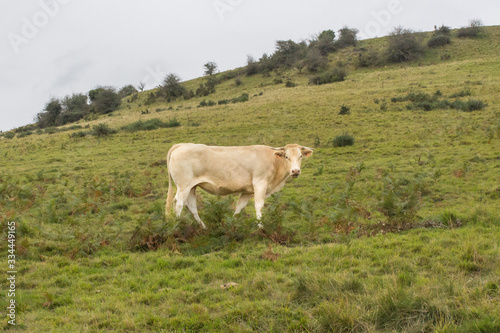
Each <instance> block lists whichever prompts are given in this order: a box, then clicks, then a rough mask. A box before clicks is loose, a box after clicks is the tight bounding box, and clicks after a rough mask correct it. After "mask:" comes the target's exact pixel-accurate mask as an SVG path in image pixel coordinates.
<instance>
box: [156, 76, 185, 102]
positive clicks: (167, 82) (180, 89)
mask: <svg viewBox="0 0 500 333" xmlns="http://www.w3.org/2000/svg"><path fill="white" fill-rule="evenodd" d="M160 92H161V94H162V95H163V96H165V97H166V98H167V99H170V98H174V99H175V98H177V97H181V96H182V95H184V94H185V93H186V88H184V86H183V85H182V84H181V78H180V77H179V76H178V75H176V74H173V73H170V74H168V75H167V76H166V77H165V79H164V80H163V85H162V86H161V87H160Z"/></svg>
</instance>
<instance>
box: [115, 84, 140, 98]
mask: <svg viewBox="0 0 500 333" xmlns="http://www.w3.org/2000/svg"><path fill="white" fill-rule="evenodd" d="M135 93H137V89H136V88H135V87H134V86H133V85H131V84H128V85H126V86H123V87H122V88H121V89H120V91H118V94H119V95H120V96H121V97H127V96H129V95H132V94H135Z"/></svg>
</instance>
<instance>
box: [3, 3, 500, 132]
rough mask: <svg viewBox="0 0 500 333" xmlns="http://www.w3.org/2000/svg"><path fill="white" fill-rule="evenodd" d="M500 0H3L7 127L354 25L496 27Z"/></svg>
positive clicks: (372, 29)
mask: <svg viewBox="0 0 500 333" xmlns="http://www.w3.org/2000/svg"><path fill="white" fill-rule="evenodd" d="M499 12H500V1H498V0H476V1H470V0H453V1H452V0H444V1H430V0H420V1H417V0H370V1H368V0H364V1H361V0H350V1H332V0H310V1H305V0H302V1H298V0H183V1H181V0H143V1H138V0H135V1H132V0H23V1H19V0H0V130H2V131H5V130H9V129H12V128H15V127H19V126H23V125H27V124H29V123H32V122H33V120H34V117H35V116H36V114H37V113H39V112H41V111H42V110H43V108H44V106H45V104H46V103H47V102H48V101H49V100H50V99H51V98H62V97H64V96H66V95H70V94H72V93H87V92H88V91H89V90H91V89H93V88H95V87H96V86H114V87H117V88H121V87H122V86H124V85H127V84H133V85H135V86H137V85H138V84H139V82H144V83H146V89H151V88H154V87H156V86H158V85H159V84H160V83H161V81H162V80H163V78H164V77H165V76H166V75H167V74H168V73H175V74H177V75H179V76H180V77H181V79H182V80H189V79H193V78H196V77H199V76H202V75H203V71H204V68H203V65H204V64H205V63H207V62H209V61H214V62H216V63H217V65H218V67H219V70H220V71H224V70H229V69H233V68H236V67H241V66H244V65H245V64H246V60H247V57H248V55H251V56H253V57H254V58H256V59H258V58H259V57H260V56H262V54H263V53H268V54H270V53H273V52H274V49H275V43H276V41H277V40H288V39H292V40H294V41H297V42H298V41H301V40H307V39H310V38H311V37H313V36H314V35H316V34H318V33H320V32H321V31H323V30H328V29H331V30H334V31H338V30H339V29H341V28H342V27H343V26H345V25H347V26H348V27H350V28H357V29H358V30H359V34H358V37H360V39H365V38H373V37H377V36H384V35H387V34H388V33H390V31H392V30H393V28H394V27H396V26H403V27H405V28H409V29H413V30H415V31H430V30H433V28H434V26H435V25H437V26H441V25H442V24H444V25H447V26H450V27H452V28H458V27H462V26H466V25H468V23H469V21H470V20H471V19H480V20H481V21H482V22H483V23H484V25H499V24H500V18H499V17H498V13H499Z"/></svg>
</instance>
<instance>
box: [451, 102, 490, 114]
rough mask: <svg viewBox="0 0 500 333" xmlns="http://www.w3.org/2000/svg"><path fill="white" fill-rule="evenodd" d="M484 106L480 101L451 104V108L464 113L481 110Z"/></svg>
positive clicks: (485, 104)
mask: <svg viewBox="0 0 500 333" xmlns="http://www.w3.org/2000/svg"><path fill="white" fill-rule="evenodd" d="M486 106H488V104H487V103H485V102H483V101H481V100H468V101H467V102H463V101H460V100H456V101H454V102H453V103H452V104H451V108H453V109H456V110H461V111H464V112H472V111H479V110H483V109H484V108H485V107H486Z"/></svg>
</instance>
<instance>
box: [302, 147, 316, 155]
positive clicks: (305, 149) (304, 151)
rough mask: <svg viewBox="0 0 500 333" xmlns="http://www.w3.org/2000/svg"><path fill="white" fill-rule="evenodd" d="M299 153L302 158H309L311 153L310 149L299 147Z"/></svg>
mask: <svg viewBox="0 0 500 333" xmlns="http://www.w3.org/2000/svg"><path fill="white" fill-rule="evenodd" d="M300 151H301V152H302V156H304V157H309V156H311V155H312V153H313V150H312V148H308V147H300Z"/></svg>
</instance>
